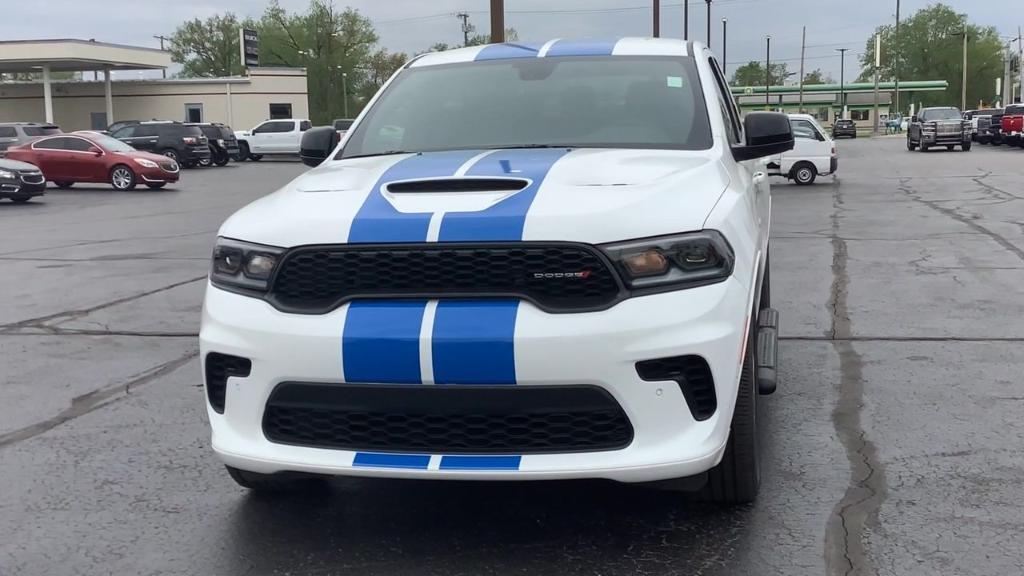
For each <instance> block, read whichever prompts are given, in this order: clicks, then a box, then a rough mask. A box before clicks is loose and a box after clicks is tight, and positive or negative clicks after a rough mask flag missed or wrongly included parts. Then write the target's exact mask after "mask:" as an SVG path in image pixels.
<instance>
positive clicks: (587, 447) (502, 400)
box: [263, 382, 633, 454]
mask: <svg viewBox="0 0 1024 576" xmlns="http://www.w3.org/2000/svg"><path fill="white" fill-rule="evenodd" d="M263 433H264V434H265V435H266V437H267V439H268V440H270V441H271V442H276V443H280V444H292V445H299V446H313V447H320V448H334V449H344V450H367V451H377V452H427V453H443V454H459V453H462V454H530V453H552V452H560V453H562V452H588V451H597V450H615V449H619V448H624V447H625V446H627V445H629V443H630V442H631V441H632V439H633V428H632V426H631V425H630V423H629V419H628V418H627V417H626V415H625V413H624V412H623V411H622V408H621V407H620V406H619V404H618V403H617V402H616V401H615V399H614V398H612V397H611V396H610V395H609V394H608V393H607V392H606V391H604V390H603V389H601V388H597V387H594V386H423V385H419V386H390V385H369V386H356V385H347V384H346V385H342V384H310V383H296V382H286V383H283V384H280V385H278V387H277V388H275V389H274V392H273V393H272V394H271V396H270V399H269V400H268V401H267V406H266V410H265V411H264V414H263Z"/></svg>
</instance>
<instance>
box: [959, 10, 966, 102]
mask: <svg viewBox="0 0 1024 576" xmlns="http://www.w3.org/2000/svg"><path fill="white" fill-rule="evenodd" d="M960 109H961V110H966V109H967V26H966V25H965V26H964V65H963V79H962V80H961V81H960Z"/></svg>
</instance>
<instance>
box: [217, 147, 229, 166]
mask: <svg viewBox="0 0 1024 576" xmlns="http://www.w3.org/2000/svg"><path fill="white" fill-rule="evenodd" d="M230 161H231V156H228V153H227V152H225V151H223V150H217V153H216V154H215V155H214V157H213V163H214V164H215V165H216V166H226V165H227V163H228V162H230Z"/></svg>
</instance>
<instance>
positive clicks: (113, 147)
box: [89, 134, 135, 152]
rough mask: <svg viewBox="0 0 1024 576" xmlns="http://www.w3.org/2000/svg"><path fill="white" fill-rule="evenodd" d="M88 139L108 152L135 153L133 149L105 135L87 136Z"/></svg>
mask: <svg viewBox="0 0 1024 576" xmlns="http://www.w3.org/2000/svg"><path fill="white" fill-rule="evenodd" d="M89 139H90V140H92V141H93V142H95V143H96V144H99V145H100V147H102V148H103V149H105V150H107V151H108V152H135V148H132V147H131V146H129V145H127V144H125V143H124V142H121V141H120V140H118V139H117V138H111V137H110V136H107V135H105V134H89Z"/></svg>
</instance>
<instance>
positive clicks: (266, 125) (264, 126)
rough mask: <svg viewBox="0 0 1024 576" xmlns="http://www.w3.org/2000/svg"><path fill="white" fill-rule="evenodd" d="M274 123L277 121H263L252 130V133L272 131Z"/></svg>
mask: <svg viewBox="0 0 1024 576" xmlns="http://www.w3.org/2000/svg"><path fill="white" fill-rule="evenodd" d="M275 124H277V122H264V123H263V124H260V125H259V126H257V127H256V128H255V129H254V130H253V131H252V133H253V134H266V133H268V132H273V131H274V125H275Z"/></svg>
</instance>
